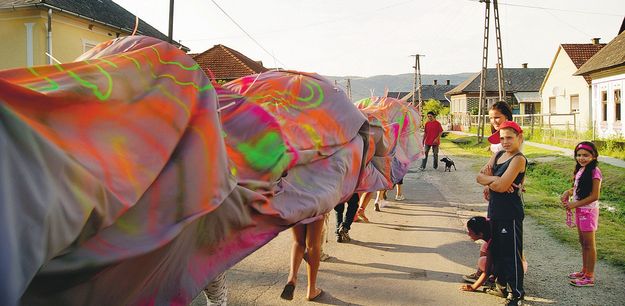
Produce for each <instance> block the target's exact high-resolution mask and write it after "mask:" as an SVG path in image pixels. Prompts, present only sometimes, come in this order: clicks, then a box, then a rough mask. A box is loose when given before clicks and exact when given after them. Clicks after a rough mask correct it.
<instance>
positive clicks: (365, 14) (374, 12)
mask: <svg viewBox="0 0 625 306" xmlns="http://www.w3.org/2000/svg"><path fill="white" fill-rule="evenodd" d="M211 1H212V0H211ZM214 2H215V1H213V3H214ZM411 2H414V0H409V1H403V2H398V3H395V4H389V5H386V6H382V7H378V8H375V9H372V10H369V11H367V12H362V13H358V14H352V15H347V16H344V17H341V18H337V19H331V20H325V21H319V22H313V23H309V24H304V25H301V26H288V27H284V28H281V29H276V30H270V31H267V32H263V33H260V35H269V34H275V33H282V32H291V31H299V30H301V29H306V28H310V27H316V26H321V25H326V24H331V23H337V22H344V21H346V20H349V19H354V18H360V17H368V16H371V15H378V14H379V12H380V11H383V10H388V9H391V8H394V7H397V6H402V5H404V4H408V3H411ZM215 5H217V4H215ZM237 37H239V36H222V37H209V38H191V39H182V40H184V41H203V40H215V39H227V38H237Z"/></svg>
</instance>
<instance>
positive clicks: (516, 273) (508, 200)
mask: <svg viewBox="0 0 625 306" xmlns="http://www.w3.org/2000/svg"><path fill="white" fill-rule="evenodd" d="M499 133H500V139H501V144H502V145H503V148H504V151H501V152H499V153H497V154H496V155H495V156H493V157H492V158H491V160H490V161H489V164H490V165H492V168H488V169H486V170H485V171H483V172H481V173H480V174H478V176H477V182H478V183H480V184H482V185H484V186H488V188H489V190H490V191H489V192H490V200H489V202H488V217H489V218H490V219H491V224H492V242H491V245H490V252H491V255H492V258H493V271H494V273H493V274H494V275H495V277H497V283H498V284H499V285H501V286H502V287H504V288H505V289H504V290H503V293H504V295H507V294H508V293H510V294H511V297H510V298H509V299H508V303H507V305H521V303H522V300H523V297H524V295H525V291H524V290H523V273H524V272H523V264H522V255H523V218H524V217H525V213H524V211H523V201H522V199H521V191H520V188H519V186H520V185H521V183H522V182H523V178H524V177H525V168H526V165H527V160H526V159H525V156H524V155H523V153H521V151H520V149H521V144H522V143H523V130H522V129H521V127H520V126H519V125H518V124H516V123H515V122H514V121H506V122H504V123H502V125H501V126H500V128H499Z"/></svg>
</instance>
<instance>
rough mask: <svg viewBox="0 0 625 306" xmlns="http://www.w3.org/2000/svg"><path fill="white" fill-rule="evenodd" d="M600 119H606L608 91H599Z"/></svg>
mask: <svg viewBox="0 0 625 306" xmlns="http://www.w3.org/2000/svg"><path fill="white" fill-rule="evenodd" d="M601 121H608V92H607V91H602V92H601Z"/></svg>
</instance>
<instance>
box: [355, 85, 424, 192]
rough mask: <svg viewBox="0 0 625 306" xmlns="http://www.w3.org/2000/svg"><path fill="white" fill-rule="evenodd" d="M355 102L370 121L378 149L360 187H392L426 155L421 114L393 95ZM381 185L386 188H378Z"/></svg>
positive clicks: (369, 189)
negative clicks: (414, 163)
mask: <svg viewBox="0 0 625 306" xmlns="http://www.w3.org/2000/svg"><path fill="white" fill-rule="evenodd" d="M356 105H357V107H358V108H359V109H360V110H361V111H362V112H363V113H364V114H365V115H366V116H367V119H368V120H369V125H370V129H371V134H372V137H371V139H373V141H372V146H373V147H374V148H375V149H373V150H371V151H372V152H371V154H370V155H371V156H370V160H371V163H369V164H367V166H368V169H367V175H366V176H365V178H366V181H365V182H363V184H362V185H363V186H361V188H360V189H361V190H363V191H375V190H381V189H390V188H391V187H392V186H393V185H394V184H395V183H397V182H399V181H400V180H401V179H402V178H403V177H404V175H406V173H407V172H408V167H409V166H410V164H411V163H412V162H414V161H416V160H417V159H419V158H421V157H422V155H423V142H422V141H421V135H420V133H419V128H420V125H421V114H420V113H419V112H418V111H417V110H415V109H414V108H413V107H411V106H408V104H407V103H406V102H405V101H403V100H399V99H395V98H390V97H375V96H374V97H370V98H366V99H362V100H360V101H358V102H356ZM380 184H383V186H381V187H383V188H377V187H378V186H379V185H380ZM372 186H375V187H372ZM376 188H377V189H376Z"/></svg>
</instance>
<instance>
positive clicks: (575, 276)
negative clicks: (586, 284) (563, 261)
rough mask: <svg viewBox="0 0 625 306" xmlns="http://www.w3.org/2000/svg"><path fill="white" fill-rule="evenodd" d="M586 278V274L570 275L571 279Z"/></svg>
mask: <svg viewBox="0 0 625 306" xmlns="http://www.w3.org/2000/svg"><path fill="white" fill-rule="evenodd" d="M582 277H584V272H573V273H571V274H569V278H570V279H578V278H582Z"/></svg>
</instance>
